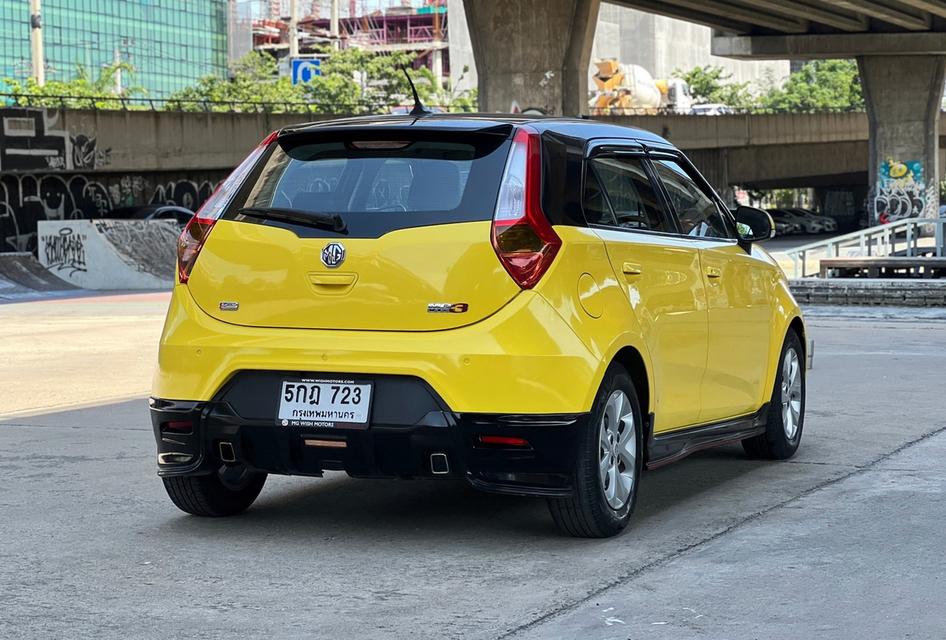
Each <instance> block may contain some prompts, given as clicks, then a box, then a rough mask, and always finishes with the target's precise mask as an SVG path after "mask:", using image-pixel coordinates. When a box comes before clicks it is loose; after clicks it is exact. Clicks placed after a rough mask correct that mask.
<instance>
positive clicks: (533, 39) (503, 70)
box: [464, 0, 601, 115]
mask: <svg viewBox="0 0 946 640" xmlns="http://www.w3.org/2000/svg"><path fill="white" fill-rule="evenodd" d="M600 4H601V3H600V0H515V1H514V2H510V1H509V0H466V1H465V2H464V7H465V9H466V18H467V23H468V25H469V29H470V40H471V41H472V44H473V55H474V59H475V60H476V70H477V75H478V79H479V82H478V86H479V102H480V105H479V106H480V111H486V112H494V113H496V112H498V113H503V112H509V111H510V110H512V108H513V106H514V105H517V106H518V107H519V109H528V108H530V107H531V108H539V109H542V110H543V111H546V112H547V113H553V114H565V115H578V114H582V113H587V111H588V64H589V62H590V56H591V45H592V42H593V41H594V31H595V25H596V24H597V21H598V7H599V5H600Z"/></svg>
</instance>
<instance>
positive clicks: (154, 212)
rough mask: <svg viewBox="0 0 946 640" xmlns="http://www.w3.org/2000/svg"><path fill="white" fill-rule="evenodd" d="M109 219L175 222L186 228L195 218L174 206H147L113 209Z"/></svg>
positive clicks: (190, 213)
mask: <svg viewBox="0 0 946 640" xmlns="http://www.w3.org/2000/svg"><path fill="white" fill-rule="evenodd" d="M109 217H110V218H118V219H121V220H174V221H176V222H177V223H178V224H179V225H181V227H184V226H186V225H187V223H188V222H190V221H191V218H193V217H194V212H193V211H191V210H190V209H188V208H187V207H179V206H177V205H173V204H145V205H140V206H136V207H119V208H118V209H112V211H111V213H110V214H109Z"/></svg>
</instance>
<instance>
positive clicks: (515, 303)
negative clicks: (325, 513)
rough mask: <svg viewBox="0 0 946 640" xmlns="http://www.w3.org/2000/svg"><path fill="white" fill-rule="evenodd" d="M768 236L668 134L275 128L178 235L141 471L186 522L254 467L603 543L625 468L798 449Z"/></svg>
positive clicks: (420, 123) (788, 304)
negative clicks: (426, 488)
mask: <svg viewBox="0 0 946 640" xmlns="http://www.w3.org/2000/svg"><path fill="white" fill-rule="evenodd" d="M773 231H774V229H773V222H772V219H771V217H770V216H769V215H768V214H767V213H766V212H764V211H761V210H758V209H752V208H750V207H739V208H737V209H736V210H735V212H730V211H729V210H727V209H726V207H725V205H724V204H723V201H722V199H720V198H719V196H718V195H717V194H716V193H714V192H713V190H712V188H711V187H710V185H709V184H708V183H707V182H706V180H705V179H704V178H703V177H702V176H701V175H700V174H699V173H698V172H697V170H696V169H695V168H694V167H693V165H692V164H691V163H690V161H689V160H688V159H687V158H686V156H684V155H683V154H682V153H681V152H680V151H679V150H678V149H676V148H675V147H674V146H673V145H671V144H669V143H668V142H667V141H666V140H664V139H663V138H660V137H658V136H656V135H654V134H652V133H649V132H646V131H642V130H638V129H630V128H624V127H618V126H614V125H611V124H607V123H603V122H600V121H598V122H596V121H588V120H571V119H565V118H535V119H531V118H524V117H521V116H487V115H461V114H432V115H423V116H420V117H418V116H371V117H364V118H350V119H345V120H337V121H333V122H322V123H316V124H311V125H298V126H294V127H292V128H289V129H283V130H282V131H280V132H278V133H274V134H273V135H271V136H269V137H268V138H266V140H264V141H263V143H262V144H261V145H259V147H258V148H257V149H256V150H254V151H253V152H252V153H251V154H250V156H249V157H248V158H247V159H246V160H245V161H244V162H243V163H242V164H241V165H240V166H239V167H238V168H237V169H236V170H235V171H234V173H233V174H232V175H231V176H230V177H229V178H227V179H226V180H225V181H224V182H223V183H222V184H221V186H220V188H219V189H218V190H217V191H216V193H215V194H214V195H213V196H211V197H210V199H209V200H208V201H207V202H206V203H205V204H204V206H203V207H202V208H201V210H200V212H199V213H198V214H197V215H196V216H195V217H194V218H193V220H191V222H190V223H189V224H188V225H187V228H186V229H185V230H184V232H183V233H182V234H181V238H180V241H179V243H178V270H177V282H176V285H175V287H174V290H173V294H172V298H171V303H170V307H169V311H168V320H167V322H166V324H165V325H164V332H163V335H162V336H161V346H160V356H159V358H158V370H157V372H156V375H155V378H154V386H153V388H152V398H151V416H152V424H153V427H154V434H155V442H156V445H157V448H158V460H157V461H158V469H159V475H160V476H161V477H162V478H163V480H164V485H165V488H166V489H167V493H168V496H169V497H170V499H171V501H173V502H174V504H176V505H177V506H178V507H179V508H180V509H181V510H183V511H185V512H187V513H191V514H194V515H199V516H229V515H235V514H237V513H239V512H241V511H243V510H245V509H246V508H248V507H249V506H250V505H251V504H252V503H253V501H254V500H255V499H256V497H257V495H258V494H259V492H260V490H261V489H262V487H263V483H264V482H265V480H266V477H267V474H288V475H304V476H321V475H322V474H323V472H324V471H326V470H343V471H346V472H347V473H348V474H349V475H351V476H355V477H365V478H410V477H420V478H424V477H430V478H434V477H453V478H457V479H464V480H466V481H467V482H469V483H470V484H471V485H472V486H473V487H474V488H476V489H480V490H483V491H492V492H497V493H504V494H513V495H523V496H538V497H542V498H546V499H548V501H549V508H550V510H551V513H552V518H553V519H554V521H555V523H556V524H557V525H558V526H559V527H560V528H561V529H562V531H564V532H566V533H568V534H570V535H574V536H582V537H604V536H610V535H614V534H616V533H618V532H620V531H621V530H622V529H623V528H624V527H625V526H626V525H627V523H628V520H629V519H630V517H631V513H632V512H633V510H634V505H635V502H636V499H637V493H638V487H639V486H640V474H641V471H642V470H643V469H644V468H645V467H647V468H656V467H659V466H662V465H664V464H669V463H671V462H673V461H675V460H678V459H680V458H682V457H684V456H686V455H688V454H689V453H691V452H694V451H699V450H700V449H705V448H707V447H711V446H716V445H720V444H725V443H734V442H740V441H741V442H742V445H743V447H744V449H745V450H746V452H747V453H748V454H749V455H750V456H752V457H759V458H770V459H777V460H784V459H787V458H790V457H791V456H792V455H793V454H794V453H795V450H796V449H797V448H798V444H799V441H800V439H801V437H802V432H803V426H804V424H803V420H804V412H805V392H804V385H805V361H806V351H805V345H806V340H805V330H804V324H803V321H802V316H801V311H800V309H799V307H798V304H797V303H796V302H795V300H794V299H793V298H792V294H791V292H790V290H789V287H788V281H787V280H786V278H785V275H784V273H783V272H782V270H781V268H780V267H779V265H778V263H777V262H776V261H775V259H773V258H772V256H770V255H769V254H768V253H767V252H766V251H765V250H764V249H762V248H761V247H759V246H758V242H760V241H763V240H767V239H769V238H771V237H772V233H773ZM195 354H197V355H195ZM648 488H651V487H650V486H648ZM657 499H658V500H659V498H657ZM349 506H350V508H351V509H352V510H357V509H359V508H361V507H360V506H359V505H357V504H352V505H349ZM267 511H268V514H269V515H272V514H273V513H272V512H273V511H274V507H273V506H272V504H270V506H269V508H268V510H267ZM377 536H378V538H379V540H380V539H381V538H383V536H384V534H383V532H380V531H379V532H378V534H377Z"/></svg>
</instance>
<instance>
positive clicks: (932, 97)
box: [857, 55, 946, 223]
mask: <svg viewBox="0 0 946 640" xmlns="http://www.w3.org/2000/svg"><path fill="white" fill-rule="evenodd" d="M857 66H858V69H859V71H860V76H861V87H862V89H863V91H864V99H865V101H866V102H867V115H868V120H869V122H870V159H869V164H868V175H869V177H870V196H869V199H868V211H869V214H870V216H871V221H872V222H873V223H876V222H878V221H880V222H886V221H891V220H896V219H899V218H908V217H916V216H926V217H935V216H937V215H938V210H939V111H940V102H941V100H942V96H943V79H944V76H946V56H933V55H927V56H890V55H864V56H859V57H858V58H857Z"/></svg>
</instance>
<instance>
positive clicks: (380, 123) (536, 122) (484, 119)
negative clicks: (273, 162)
mask: <svg viewBox="0 0 946 640" xmlns="http://www.w3.org/2000/svg"><path fill="white" fill-rule="evenodd" d="M522 124H528V125H529V126H531V127H533V128H535V129H536V130H538V131H539V132H540V133H542V132H545V131H552V132H555V133H562V134H565V135H568V136H572V137H575V138H584V139H586V140H590V139H592V138H629V139H633V140H640V141H642V142H653V143H658V144H665V145H669V144H670V143H669V142H667V141H666V140H664V139H663V138H661V137H660V136H658V135H656V134H654V133H651V132H650V131H645V130H644V129H638V128H636V127H622V126H620V125H616V124H612V123H610V122H601V121H597V120H586V119H583V118H563V117H554V116H526V115H520V114H509V113H436V114H432V115H429V116H424V117H421V118H415V117H413V116H409V115H403V114H395V115H381V116H378V115H372V116H358V117H353V118H339V119H334V120H322V121H318V122H310V123H304V124H299V125H296V126H291V127H286V128H284V129H282V131H280V135H290V134H296V133H303V132H317V131H325V130H332V129H355V128H357V129H377V130H393V129H404V128H406V127H411V128H418V129H427V130H431V129H433V130H442V131H477V130H481V129H488V128H491V127H496V126H502V125H522Z"/></svg>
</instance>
